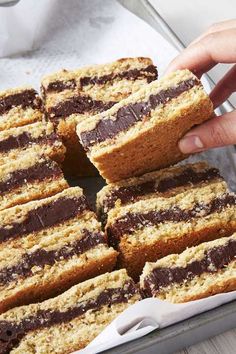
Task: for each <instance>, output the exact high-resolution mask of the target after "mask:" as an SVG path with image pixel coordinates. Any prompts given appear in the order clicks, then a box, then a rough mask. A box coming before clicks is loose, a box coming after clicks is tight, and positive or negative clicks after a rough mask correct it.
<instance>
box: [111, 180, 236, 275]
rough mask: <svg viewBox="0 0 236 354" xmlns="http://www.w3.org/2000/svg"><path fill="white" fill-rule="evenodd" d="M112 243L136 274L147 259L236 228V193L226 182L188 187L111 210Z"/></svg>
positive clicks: (207, 239) (215, 236) (122, 263)
mask: <svg viewBox="0 0 236 354" xmlns="http://www.w3.org/2000/svg"><path fill="white" fill-rule="evenodd" d="M106 229H107V233H108V236H109V242H110V244H111V245H113V246H114V247H115V248H117V249H118V251H119V252H120V255H119V258H118V262H119V266H120V267H125V268H127V269H128V273H129V274H130V275H132V276H134V277H135V278H137V276H138V275H139V274H140V273H141V271H142V268H143V266H144V264H145V262H147V261H156V260H157V259H159V258H162V257H164V256H166V255H168V254H171V253H180V252H182V251H183V250H184V249H185V248H187V247H190V246H195V245H197V244H199V243H201V242H204V241H209V240H212V239H214V238H217V237H222V236H228V235H230V234H232V233H233V232H234V231H236V196H235V195H234V194H231V193H229V192H228V190H227V186H226V184H225V183H224V182H218V183H216V182H214V183H210V184H209V185H207V186H202V187H199V188H194V189H190V190H189V191H185V192H183V193H179V194H177V195H176V196H173V197H170V198H160V197H159V198H158V197H157V198H152V199H148V200H140V201H138V202H136V203H133V204H132V205H127V206H124V207H121V208H118V207H117V208H115V209H112V210H111V211H110V212H109V213H108V222H107V227H106Z"/></svg>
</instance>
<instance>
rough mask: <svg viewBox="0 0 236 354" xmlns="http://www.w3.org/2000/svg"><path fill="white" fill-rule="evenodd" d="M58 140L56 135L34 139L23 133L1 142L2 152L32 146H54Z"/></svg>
mask: <svg viewBox="0 0 236 354" xmlns="http://www.w3.org/2000/svg"><path fill="white" fill-rule="evenodd" d="M57 140H58V136H57V134H56V133H51V134H50V135H44V134H43V135H41V136H39V137H37V138H34V137H32V135H31V134H30V133H27V132H23V133H22V134H19V135H17V136H13V135H12V136H9V137H8V138H7V139H5V140H2V141H0V152H2V153H4V152H8V151H10V150H14V149H20V148H24V147H26V146H28V145H31V144H41V145H42V144H45V143H48V144H51V145H52V144H53V143H54V142H55V141H57Z"/></svg>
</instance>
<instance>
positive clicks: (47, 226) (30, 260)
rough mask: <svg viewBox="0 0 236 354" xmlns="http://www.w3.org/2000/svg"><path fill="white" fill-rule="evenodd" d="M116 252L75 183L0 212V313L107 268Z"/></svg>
mask: <svg viewBox="0 0 236 354" xmlns="http://www.w3.org/2000/svg"><path fill="white" fill-rule="evenodd" d="M116 255H117V252H116V251H114V250H113V249H112V248H109V247H108V246H107V244H106V239H105V237H104V234H103V233H102V232H101V227H100V223H99V222H98V221H97V219H96V216H95V214H94V213H93V212H92V211H90V210H89V207H88V204H87V200H86V198H85V196H84V195H83V191H82V189H81V188H79V187H72V188H67V189H65V190H64V191H63V192H60V193H58V194H56V195H54V196H52V197H49V198H45V199H42V200H39V201H32V202H29V203H26V204H23V205H19V206H15V207H12V208H9V209H7V210H4V211H1V212H0V312H3V311H6V310H7V309H9V308H12V307H14V306H17V305H21V304H27V303H30V302H34V301H35V300H39V299H40V300H41V299H45V298H47V297H50V296H53V295H55V294H58V293H60V292H62V291H64V290H65V289H68V288H69V287H70V286H71V285H74V284H75V283H78V282H80V281H83V280H86V279H88V278H90V277H93V276H96V275H98V274H101V273H103V272H106V271H111V270H112V269H113V267H114V265H115V262H116Z"/></svg>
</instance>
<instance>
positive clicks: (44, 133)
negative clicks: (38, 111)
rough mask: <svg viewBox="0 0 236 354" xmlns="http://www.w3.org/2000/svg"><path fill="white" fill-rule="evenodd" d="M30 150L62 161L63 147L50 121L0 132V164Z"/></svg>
mask: <svg viewBox="0 0 236 354" xmlns="http://www.w3.org/2000/svg"><path fill="white" fill-rule="evenodd" d="M31 152H35V153H38V154H44V155H46V156H48V157H50V158H51V159H53V160H55V161H57V162H59V163H61V162H62V161H63V159H64V154H65V147H64V145H63V144H62V141H61V139H60V138H59V136H58V135H57V134H56V133H55V132H54V127H53V124H52V123H44V122H36V123H32V124H28V125H25V126H23V127H17V128H11V129H8V130H5V131H2V132H0V165H2V164H6V163H8V162H9V161H10V160H15V159H17V158H19V157H23V156H25V155H28V154H30V153H31Z"/></svg>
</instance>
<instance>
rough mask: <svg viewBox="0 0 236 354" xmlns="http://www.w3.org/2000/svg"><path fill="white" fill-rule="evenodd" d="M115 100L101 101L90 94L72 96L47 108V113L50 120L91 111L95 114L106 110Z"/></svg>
mask: <svg viewBox="0 0 236 354" xmlns="http://www.w3.org/2000/svg"><path fill="white" fill-rule="evenodd" d="M115 103H116V102H103V101H99V100H94V99H93V98H91V97H90V96H82V95H78V96H73V97H71V98H68V99H67V100H65V101H62V102H60V103H58V104H57V105H55V106H54V107H50V108H49V109H48V112H47V115H48V118H49V119H50V120H52V121H53V120H55V121H57V120H59V119H61V118H67V117H69V116H70V115H71V114H84V113H92V114H96V113H98V112H102V111H106V110H107V109H109V108H111V107H112V106H113V105H114V104H115Z"/></svg>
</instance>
